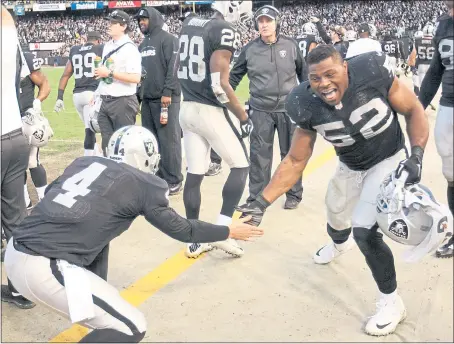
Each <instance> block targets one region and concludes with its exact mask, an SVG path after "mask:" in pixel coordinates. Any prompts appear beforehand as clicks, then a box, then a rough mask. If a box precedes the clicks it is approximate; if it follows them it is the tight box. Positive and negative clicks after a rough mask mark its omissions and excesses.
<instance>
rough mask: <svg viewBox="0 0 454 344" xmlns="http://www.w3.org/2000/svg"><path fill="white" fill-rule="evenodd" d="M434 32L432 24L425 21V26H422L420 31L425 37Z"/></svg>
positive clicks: (430, 35)
mask: <svg viewBox="0 0 454 344" xmlns="http://www.w3.org/2000/svg"><path fill="white" fill-rule="evenodd" d="M433 32H434V26H433V25H432V24H431V23H427V24H426V26H424V27H423V29H422V33H423V36H425V37H432V36H433Z"/></svg>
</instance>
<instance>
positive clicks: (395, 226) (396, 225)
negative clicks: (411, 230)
mask: <svg viewBox="0 0 454 344" xmlns="http://www.w3.org/2000/svg"><path fill="white" fill-rule="evenodd" d="M389 232H390V233H391V234H394V235H395V236H397V237H399V238H402V239H408V227H407V224H406V223H405V221H403V220H395V221H393V222H392V223H391V225H390V226H389Z"/></svg>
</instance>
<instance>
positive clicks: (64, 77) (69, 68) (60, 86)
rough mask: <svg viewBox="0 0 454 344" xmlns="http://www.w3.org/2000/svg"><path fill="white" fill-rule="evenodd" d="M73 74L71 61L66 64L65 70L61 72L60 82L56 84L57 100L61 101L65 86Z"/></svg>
mask: <svg viewBox="0 0 454 344" xmlns="http://www.w3.org/2000/svg"><path fill="white" fill-rule="evenodd" d="M73 72H74V71H73V65H72V63H71V61H68V62H66V66H65V70H64V71H63V74H62V76H61V78H60V82H59V83H58V99H63V93H64V92H65V89H66V85H68V81H69V79H70V78H71V76H72V75H73ZM60 93H61V97H60Z"/></svg>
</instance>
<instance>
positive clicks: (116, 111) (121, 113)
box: [98, 94, 139, 156]
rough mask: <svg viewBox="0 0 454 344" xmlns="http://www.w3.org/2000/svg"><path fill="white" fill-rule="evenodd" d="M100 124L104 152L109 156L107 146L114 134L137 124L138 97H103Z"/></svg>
mask: <svg viewBox="0 0 454 344" xmlns="http://www.w3.org/2000/svg"><path fill="white" fill-rule="evenodd" d="M101 99H102V103H101V107H100V109H99V115H98V124H99V129H101V138H102V151H103V152H104V156H107V150H106V148H107V145H108V143H109V140H110V137H111V136H112V134H113V133H114V132H115V131H117V130H118V129H120V128H122V127H126V126H128V125H134V124H135V123H136V116H137V112H138V111H139V102H138V101H137V96H136V95H135V94H133V95H132V96H124V97H111V96H101Z"/></svg>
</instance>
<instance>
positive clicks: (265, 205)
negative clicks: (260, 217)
mask: <svg viewBox="0 0 454 344" xmlns="http://www.w3.org/2000/svg"><path fill="white" fill-rule="evenodd" d="M255 201H256V202H257V203H259V204H260V205H261V207H262V210H265V209H266V208H268V207H269V206H270V205H271V203H270V202H268V201H267V200H266V199H265V198H264V197H263V195H262V194H260V195H258V196H257V197H256V198H255Z"/></svg>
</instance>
